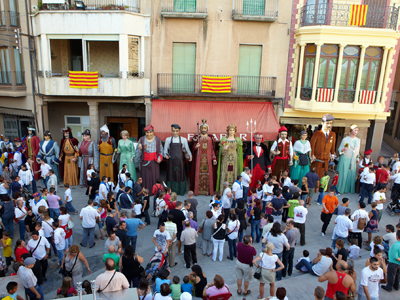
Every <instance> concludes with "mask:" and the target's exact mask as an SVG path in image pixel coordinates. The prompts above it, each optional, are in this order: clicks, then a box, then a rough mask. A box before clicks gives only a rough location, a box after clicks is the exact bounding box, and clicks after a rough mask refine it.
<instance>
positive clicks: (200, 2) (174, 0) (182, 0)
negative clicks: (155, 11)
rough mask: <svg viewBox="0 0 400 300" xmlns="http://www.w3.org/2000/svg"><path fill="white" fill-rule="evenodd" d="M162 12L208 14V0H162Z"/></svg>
mask: <svg viewBox="0 0 400 300" xmlns="http://www.w3.org/2000/svg"><path fill="white" fill-rule="evenodd" d="M211 1H212V0H211ZM161 12H162V13H201V14H206V13H207V0H162V1H161Z"/></svg>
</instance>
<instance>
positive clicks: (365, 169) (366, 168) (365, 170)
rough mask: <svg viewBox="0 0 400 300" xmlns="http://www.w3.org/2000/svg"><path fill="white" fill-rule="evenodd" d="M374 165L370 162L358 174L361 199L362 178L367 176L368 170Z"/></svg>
mask: <svg viewBox="0 0 400 300" xmlns="http://www.w3.org/2000/svg"><path fill="white" fill-rule="evenodd" d="M373 167H374V164H373V163H372V162H369V163H368V164H367V166H365V168H364V169H363V170H362V172H361V174H360V197H361V192H362V186H363V184H364V181H365V180H364V177H365V176H366V175H367V174H369V168H373Z"/></svg>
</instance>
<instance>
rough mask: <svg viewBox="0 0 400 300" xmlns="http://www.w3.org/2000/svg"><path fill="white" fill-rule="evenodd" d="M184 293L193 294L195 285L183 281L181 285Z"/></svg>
mask: <svg viewBox="0 0 400 300" xmlns="http://www.w3.org/2000/svg"><path fill="white" fill-rule="evenodd" d="M181 289H182V293H184V292H188V293H189V294H190V295H192V294H193V285H192V284H191V283H189V282H188V283H182V285H181Z"/></svg>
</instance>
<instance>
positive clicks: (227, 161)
mask: <svg viewBox="0 0 400 300" xmlns="http://www.w3.org/2000/svg"><path fill="white" fill-rule="evenodd" d="M226 132H227V133H228V137H223V138H222V139H221V142H220V143H219V155H218V162H219V165H218V173H217V191H218V190H220V192H221V193H223V192H224V185H223V183H224V182H229V186H230V187H232V184H233V183H234V182H235V181H236V179H237V176H238V175H240V174H241V173H242V172H243V150H242V146H243V142H242V140H241V139H240V138H239V137H237V136H236V132H237V127H236V126H235V125H234V124H230V125H229V126H228V127H227V128H226Z"/></svg>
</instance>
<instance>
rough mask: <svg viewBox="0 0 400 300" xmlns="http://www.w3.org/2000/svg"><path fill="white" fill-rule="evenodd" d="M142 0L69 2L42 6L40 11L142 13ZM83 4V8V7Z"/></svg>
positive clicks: (85, 0) (69, 0) (72, 0)
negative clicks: (117, 11)
mask: <svg viewBox="0 0 400 300" xmlns="http://www.w3.org/2000/svg"><path fill="white" fill-rule="evenodd" d="M139 1H140V0H83V1H75V0H68V1H66V4H42V5H41V6H39V10H127V11H132V12H140V6H139ZM81 3H83V6H82V5H81Z"/></svg>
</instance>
